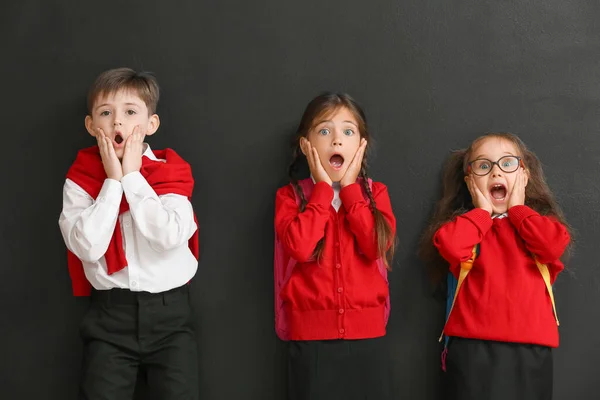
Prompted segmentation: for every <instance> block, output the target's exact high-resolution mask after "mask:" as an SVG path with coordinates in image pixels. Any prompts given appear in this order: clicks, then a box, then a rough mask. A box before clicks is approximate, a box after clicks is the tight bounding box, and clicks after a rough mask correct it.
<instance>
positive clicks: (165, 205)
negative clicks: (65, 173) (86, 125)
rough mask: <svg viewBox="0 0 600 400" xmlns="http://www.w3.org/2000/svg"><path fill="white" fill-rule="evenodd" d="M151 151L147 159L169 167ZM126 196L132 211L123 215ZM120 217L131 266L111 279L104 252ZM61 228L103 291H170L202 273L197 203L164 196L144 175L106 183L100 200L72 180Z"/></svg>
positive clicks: (65, 194) (66, 190) (66, 188)
mask: <svg viewBox="0 0 600 400" xmlns="http://www.w3.org/2000/svg"><path fill="white" fill-rule="evenodd" d="M145 147H146V148H145V151H144V155H145V156H147V157H148V158H150V159H151V160H155V161H163V162H164V160H158V159H157V158H156V156H155V155H154V153H153V152H152V150H151V149H150V146H148V145H147V144H145ZM123 193H125V198H126V199H127V202H128V203H129V211H126V212H124V213H123V214H121V215H120V216H119V205H120V203H121V197H122V195H123ZM117 218H119V222H120V224H121V232H122V234H123V249H124V251H125V257H126V258H127V263H128V266H127V267H126V268H123V269H122V270H121V271H119V272H116V273H114V274H112V275H108V273H107V269H106V260H105V259H104V253H106V250H107V248H108V245H109V243H110V240H111V238H112V235H113V232H114V229H115V226H116V223H117ZM59 225H60V230H61V232H62V235H63V238H64V241H65V244H66V246H67V248H68V249H69V250H70V251H71V252H73V253H74V254H75V255H76V256H77V257H79V259H80V260H81V261H82V264H83V269H84V271H85V276H86V277H87V279H88V281H89V282H90V283H91V284H92V286H93V287H94V288H95V289H97V290H107V289H112V288H124V289H130V290H132V291H146V292H151V293H159V292H164V291H167V290H170V289H173V288H176V287H179V286H182V285H184V284H186V283H187V282H188V281H189V280H190V279H192V277H193V276H194V275H195V273H196V270H197V268H198V262H197V260H196V258H195V257H194V255H193V254H192V252H191V251H190V249H189V247H188V240H189V239H190V238H191V237H192V235H193V234H194V232H195V231H196V229H197V226H196V223H195V222H194V211H193V209H192V204H191V203H190V202H189V200H188V199H187V197H185V196H181V195H178V194H165V195H162V196H158V195H157V194H156V192H155V191H154V190H153V189H152V187H151V186H150V185H149V184H148V182H147V181H146V179H145V178H144V177H143V176H142V174H141V173H140V172H132V173H129V174H127V175H125V176H124V177H123V178H122V179H121V181H120V182H119V181H116V180H114V179H106V180H105V181H104V184H103V185H102V189H101V190H100V193H99V195H98V198H97V199H96V200H94V199H93V198H92V197H91V196H90V195H89V194H87V193H86V192H85V191H84V190H83V189H82V188H81V187H80V186H79V185H77V184H76V183H75V182H73V181H71V180H70V179H67V180H66V182H65V185H64V188H63V210H62V213H61V214H60V218H59Z"/></svg>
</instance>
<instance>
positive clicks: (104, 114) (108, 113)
mask: <svg viewBox="0 0 600 400" xmlns="http://www.w3.org/2000/svg"><path fill="white" fill-rule="evenodd" d="M100 115H102V116H104V117H105V116H107V115H110V111H108V110H104V111H102V112H101V113H100Z"/></svg>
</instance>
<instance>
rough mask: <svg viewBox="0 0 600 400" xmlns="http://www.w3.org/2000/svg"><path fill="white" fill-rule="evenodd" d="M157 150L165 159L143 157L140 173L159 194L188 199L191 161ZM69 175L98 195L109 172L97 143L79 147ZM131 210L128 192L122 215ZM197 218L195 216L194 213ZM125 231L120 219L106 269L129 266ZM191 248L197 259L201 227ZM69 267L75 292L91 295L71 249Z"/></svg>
mask: <svg viewBox="0 0 600 400" xmlns="http://www.w3.org/2000/svg"><path fill="white" fill-rule="evenodd" d="M154 154H155V155H156V157H157V158H159V159H163V160H166V162H163V161H153V160H150V159H149V158H148V157H142V167H141V168H140V173H141V174H142V176H143V177H144V178H145V179H146V180H147V181H148V183H149V184H150V186H152V189H154V191H155V192H156V194H157V195H159V196H160V195H163V194H168V193H174V194H179V195H182V196H186V197H187V198H188V199H191V197H192V191H193V189H194V179H193V177H192V169H191V167H190V165H189V164H188V163H187V162H186V161H185V160H184V159H183V158H181V157H180V156H179V155H178V154H177V153H176V152H175V151H174V150H171V149H165V150H155V151H154ZM67 179H70V180H72V181H73V182H75V183H76V184H77V185H79V186H80V187H81V188H82V189H83V190H85V192H86V193H87V194H89V195H90V196H91V197H92V198H94V199H96V197H98V194H99V193H100V190H101V189H102V185H103V184H104V180H105V179H106V172H105V171H104V166H103V164H102V159H101V157H100V152H99V149H98V146H92V147H88V148H85V149H83V150H80V151H79V153H78V154H77V158H76V159H75V161H74V162H73V165H71V168H69V171H68V172H67ZM128 210H129V204H128V203H127V201H126V200H125V195H123V198H122V200H121V206H120V209H119V215H120V214H122V213H124V212H125V211H128ZM194 219H196V217H195V216H194ZM122 240H123V239H122V234H121V226H120V224H119V220H118V219H117V224H116V226H115V231H114V233H113V236H112V238H111V241H110V244H109V246H108V249H107V250H106V253H105V254H104V258H105V260H106V266H107V272H108V273H109V274H114V273H115V272H118V271H120V270H122V269H123V268H125V267H126V266H127V259H126V258H125V252H124V250H123V246H122V243H123V242H122ZM189 246H190V250H191V251H192V253H193V254H194V256H195V257H196V259H198V254H199V247H198V230H197V229H196V231H195V232H194V234H193V236H192V237H191V238H190V240H189ZM67 252H68V259H67V262H68V267H69V274H70V276H71V283H72V286H73V295H75V296H89V295H90V293H91V290H92V287H91V285H90V283H89V282H88V280H87V278H86V277H85V273H84V271H83V265H82V263H81V260H79V258H77V256H76V255H75V254H73V253H72V252H71V251H68V250H67Z"/></svg>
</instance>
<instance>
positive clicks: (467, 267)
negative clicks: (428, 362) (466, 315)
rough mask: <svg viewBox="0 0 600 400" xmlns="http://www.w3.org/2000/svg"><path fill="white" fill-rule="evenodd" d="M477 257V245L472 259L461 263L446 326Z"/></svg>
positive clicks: (442, 335)
mask: <svg viewBox="0 0 600 400" xmlns="http://www.w3.org/2000/svg"><path fill="white" fill-rule="evenodd" d="M476 257H477V245H475V246H473V252H472V254H471V258H469V259H468V260H467V261H463V262H461V263H460V274H459V275H458V282H457V283H456V291H455V292H454V298H453V299H452V306H450V312H448V319H447V320H446V324H447V323H448V320H449V319H450V314H452V310H453V309H454V303H456V298H457V297H458V291H459V290H460V287H461V286H462V284H463V282H464V280H465V278H466V277H467V275H469V272H471V268H473V263H474V262H475V258H476ZM446 324H444V329H446ZM444 329H442V334H441V335H440V339H439V341H440V342H441V341H442V339H443V338H444Z"/></svg>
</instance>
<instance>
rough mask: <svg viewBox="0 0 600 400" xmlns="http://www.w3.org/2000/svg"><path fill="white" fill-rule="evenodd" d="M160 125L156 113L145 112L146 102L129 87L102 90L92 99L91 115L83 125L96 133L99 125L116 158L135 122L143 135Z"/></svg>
mask: <svg viewBox="0 0 600 400" xmlns="http://www.w3.org/2000/svg"><path fill="white" fill-rule="evenodd" d="M159 125H160V120H159V118H158V115H156V114H153V115H148V107H147V106H146V103H144V101H143V100H142V99H141V98H140V97H138V95H137V94H136V93H135V92H134V91H131V90H119V91H117V92H114V93H105V94H101V95H100V96H98V97H97V98H96V100H95V101H94V105H93V108H92V113H91V115H88V116H86V117H85V127H86V128H87V131H88V132H89V133H90V135H92V136H94V137H95V136H96V135H98V130H99V129H101V130H102V131H103V132H104V135H106V137H107V138H109V139H110V140H111V141H112V145H113V147H114V149H115V153H116V154H117V157H118V158H119V160H121V159H122V158H123V150H124V148H125V142H126V141H127V138H128V137H129V136H130V135H131V134H132V133H133V129H134V128H135V127H136V126H138V127H139V128H138V129H139V131H140V132H141V133H143V134H144V135H152V134H154V132H156V130H157V129H158V126H159Z"/></svg>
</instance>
